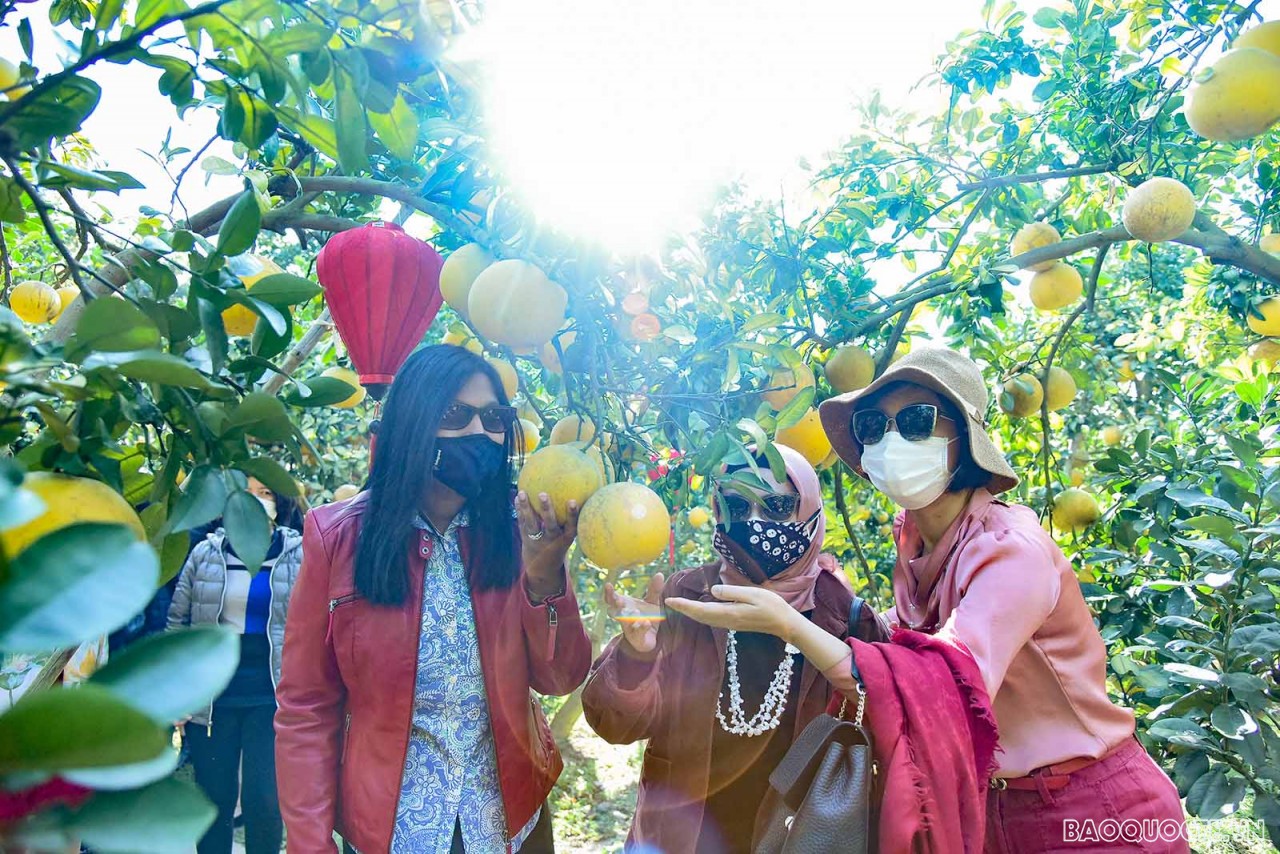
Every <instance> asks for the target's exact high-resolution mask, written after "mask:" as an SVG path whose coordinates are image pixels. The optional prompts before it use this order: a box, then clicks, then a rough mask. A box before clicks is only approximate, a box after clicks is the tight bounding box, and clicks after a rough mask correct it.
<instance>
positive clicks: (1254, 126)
mask: <svg viewBox="0 0 1280 854" xmlns="http://www.w3.org/2000/svg"><path fill="white" fill-rule="evenodd" d="M1183 112H1184V113H1185V114H1186V117H1187V124H1189V125H1190V126H1191V129H1192V130H1193V131H1195V132H1196V133H1198V134H1200V136H1202V137H1204V138H1205V139H1212V140H1215V141H1217V142H1234V141H1237V140H1243V139H1252V138H1253V137H1255V136H1258V135H1260V134H1262V133H1263V132H1264V131H1266V130H1267V128H1269V127H1271V126H1272V125H1273V124H1275V123H1276V121H1277V120H1278V119H1280V56H1276V55H1275V54H1272V53H1268V52H1267V51H1265V50H1262V49H1261V48H1257V47H1242V48H1237V49H1235V50H1229V51H1227V52H1226V53H1225V54H1223V55H1222V58H1221V59H1219V60H1218V61H1217V62H1215V63H1214V64H1213V66H1212V67H1210V68H1206V69H1204V70H1202V71H1200V72H1199V73H1197V74H1196V76H1195V85H1193V86H1192V87H1191V88H1190V90H1188V92H1187V100H1186V102H1185V104H1184V105H1183Z"/></svg>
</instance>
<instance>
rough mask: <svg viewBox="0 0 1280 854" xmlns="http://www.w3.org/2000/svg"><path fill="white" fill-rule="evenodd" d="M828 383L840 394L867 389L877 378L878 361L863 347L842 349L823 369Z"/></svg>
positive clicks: (837, 351)
mask: <svg viewBox="0 0 1280 854" xmlns="http://www.w3.org/2000/svg"><path fill="white" fill-rule="evenodd" d="M823 373H825V374H826V377H827V382H828V383H830V384H831V388H832V389H834V390H835V391H836V393H838V394H847V393H848V392H851V391H857V390H858V389H860V388H866V387H867V386H869V385H871V381H872V380H873V379H875V376H876V360H875V359H874V358H873V357H872V356H871V354H870V353H868V352H867V351H866V349H865V348H863V347H853V346H850V347H841V348H840V349H838V350H836V352H835V355H833V356H832V357H831V358H830V359H828V360H827V364H826V365H825V366H824V367H823Z"/></svg>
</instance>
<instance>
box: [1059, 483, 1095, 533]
mask: <svg viewBox="0 0 1280 854" xmlns="http://www.w3.org/2000/svg"><path fill="white" fill-rule="evenodd" d="M1101 518H1102V508H1101V507H1099V506H1098V499H1096V498H1094V497H1093V496H1092V495H1090V494H1089V493H1087V492H1085V491H1084V490H1083V489H1079V488H1077V487H1074V486H1073V487H1072V488H1070V489H1064V490H1063V491H1062V492H1059V493H1058V494H1057V495H1055V496H1054V497H1053V524H1054V525H1055V526H1057V527H1059V528H1063V529H1066V530H1071V531H1078V530H1080V529H1081V528H1087V527H1088V526H1090V525H1092V524H1093V523H1094V522H1096V521H1098V520H1099V519H1101Z"/></svg>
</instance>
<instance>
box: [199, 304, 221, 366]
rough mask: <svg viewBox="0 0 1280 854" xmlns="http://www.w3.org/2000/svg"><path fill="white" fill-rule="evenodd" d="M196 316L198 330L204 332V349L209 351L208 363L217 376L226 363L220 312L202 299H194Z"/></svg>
mask: <svg viewBox="0 0 1280 854" xmlns="http://www.w3.org/2000/svg"><path fill="white" fill-rule="evenodd" d="M196 315H197V316H198V317H199V319H200V328H201V329H202V330H203V331H204V344H205V348H206V349H207V350H208V351H209V361H210V362H211V363H212V364H213V373H214V374H219V373H221V372H222V369H223V367H225V366H226V363H227V349H228V347H229V344H228V343H227V327H226V326H224V325H223V323H222V311H221V310H220V309H219V308H218V307H217V306H216V305H214V304H213V303H212V302H210V301H209V300H207V299H204V298H203V297H196Z"/></svg>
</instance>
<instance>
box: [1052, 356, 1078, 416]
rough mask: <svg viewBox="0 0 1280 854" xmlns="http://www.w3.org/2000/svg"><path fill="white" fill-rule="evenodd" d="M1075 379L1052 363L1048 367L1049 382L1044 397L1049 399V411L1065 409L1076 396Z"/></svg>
mask: <svg viewBox="0 0 1280 854" xmlns="http://www.w3.org/2000/svg"><path fill="white" fill-rule="evenodd" d="M1076 390H1077V389H1076V380H1075V377H1073V376H1071V374H1070V373H1069V372H1067V371H1066V370H1065V369H1063V368H1059V367H1058V366H1057V365H1054V366H1053V367H1051V368H1050V369H1049V382H1048V385H1047V386H1046V387H1045V390H1044V394H1045V397H1047V398H1048V399H1049V411H1050V412H1057V411H1058V410H1059V409H1066V408H1067V406H1069V405H1070V404H1071V401H1072V400H1074V399H1075V396H1076Z"/></svg>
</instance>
